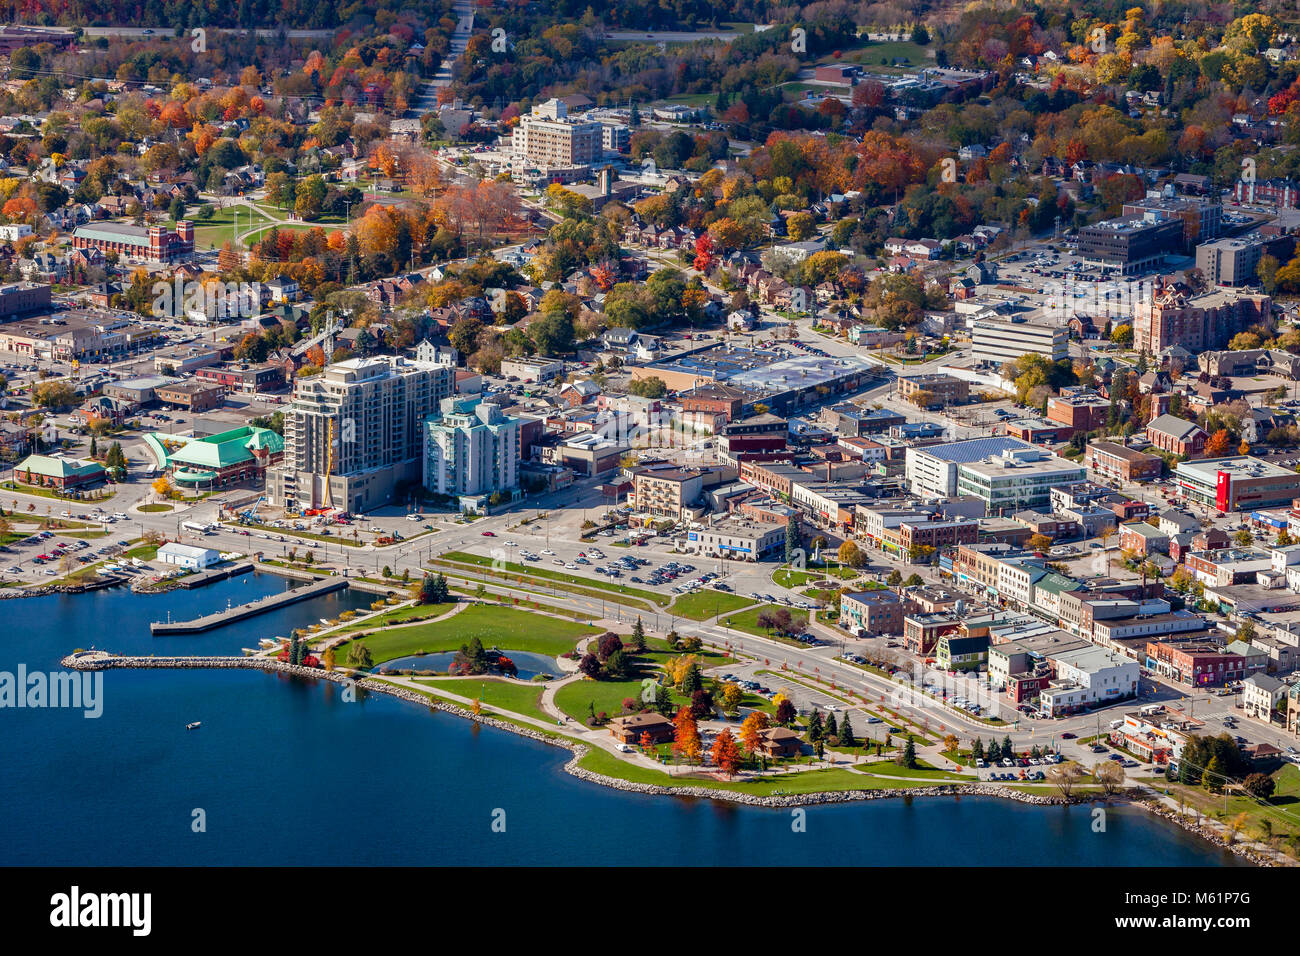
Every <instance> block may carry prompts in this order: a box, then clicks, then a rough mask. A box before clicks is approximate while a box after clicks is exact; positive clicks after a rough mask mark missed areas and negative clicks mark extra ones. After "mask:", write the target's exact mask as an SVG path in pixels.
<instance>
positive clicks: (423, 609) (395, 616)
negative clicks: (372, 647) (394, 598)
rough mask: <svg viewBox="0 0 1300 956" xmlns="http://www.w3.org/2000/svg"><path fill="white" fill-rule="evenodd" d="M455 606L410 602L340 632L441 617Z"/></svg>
mask: <svg viewBox="0 0 1300 956" xmlns="http://www.w3.org/2000/svg"><path fill="white" fill-rule="evenodd" d="M455 606H456V605H455V603H454V602H451V601H448V602H447V603H446V604H409V605H407V606H406V607H399V608H394V609H393V610H391V611H385V612H384V613H383V614H378V615H376V616H374V617H368V618H366V619H365V620H364V621H354V622H352V623H350V624H348V626H347V627H344V628H340V629H339V632H340V633H347V632H348V631H369V630H372V629H374V628H377V627H382V626H383V625H385V624H387V623H388V622H389V621H392V622H394V623H400V622H402V621H409V620H411V619H412V618H426V617H440V616H441V615H443V614H446V613H447V612H448V611H450V610H451V609H452V608H453V607H455ZM457 646H459V645H457Z"/></svg>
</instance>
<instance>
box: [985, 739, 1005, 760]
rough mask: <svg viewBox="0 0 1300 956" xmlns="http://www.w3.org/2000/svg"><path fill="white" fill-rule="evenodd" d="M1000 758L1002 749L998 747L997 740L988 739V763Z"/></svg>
mask: <svg viewBox="0 0 1300 956" xmlns="http://www.w3.org/2000/svg"><path fill="white" fill-rule="evenodd" d="M1001 759H1002V750H1001V748H1000V747H998V742H997V741H996V740H990V741H989V754H988V761H989V763H995V762H996V761H998V760H1001Z"/></svg>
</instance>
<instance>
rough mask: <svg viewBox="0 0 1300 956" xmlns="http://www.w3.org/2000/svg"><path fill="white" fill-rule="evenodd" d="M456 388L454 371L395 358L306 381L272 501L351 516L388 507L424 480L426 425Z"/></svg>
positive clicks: (287, 424) (271, 488) (339, 367)
mask: <svg viewBox="0 0 1300 956" xmlns="http://www.w3.org/2000/svg"><path fill="white" fill-rule="evenodd" d="M454 389H455V370H454V369H452V368H450V367H448V366H445V365H437V364H434V363H431V362H419V361H412V360H410V359H406V358H401V357H392V356H378V357H375V358H360V359H348V360H347V361H344V362H336V363H335V364H333V365H329V366H327V367H326V368H325V370H324V371H322V372H321V373H320V374H319V375H313V376H310V377H308V378H304V379H299V380H298V382H297V384H296V386H295V388H294V394H293V403H292V404H291V405H290V406H289V407H288V408H287V409H286V410H285V416H284V443H285V455H284V461H283V463H282V464H280V465H279V466H277V467H275V468H272V469H270V470H269V471H268V472H267V479H266V497H267V502H268V503H269V504H271V505H274V506H277V507H283V508H285V509H286V510H289V511H301V510H307V509H315V508H339V509H342V510H344V511H350V512H365V511H370V510H371V509H373V508H377V507H379V506H381V505H384V504H387V503H389V502H390V501H392V500H393V494H394V490H395V489H396V488H398V487H399V486H401V485H404V484H408V483H409V484H418V483H419V482H420V481H421V477H422V473H421V470H422V463H423V455H424V433H423V431H422V428H421V422H422V421H423V420H424V419H425V418H426V417H427V416H428V415H430V414H433V413H436V412H437V411H438V408H439V403H440V402H441V401H442V400H443V399H444V398H448V397H450V396H451V395H452V393H453V391H454Z"/></svg>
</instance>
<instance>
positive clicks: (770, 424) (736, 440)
mask: <svg viewBox="0 0 1300 956" xmlns="http://www.w3.org/2000/svg"><path fill="white" fill-rule="evenodd" d="M789 439H790V427H789V424H788V423H787V422H786V420H785V419H784V418H780V417H778V416H776V415H772V414H770V413H766V412H765V413H764V414H762V415H753V416H751V417H749V418H742V419H741V420H740V421H736V420H734V419H733V420H732V421H731V422H729V423H728V424H727V425H725V426H723V429H722V433H721V434H720V435H718V439H717V444H718V454H719V456H720V457H721V458H722V459H723V460H724V461H728V462H731V463H733V464H736V463H739V462H743V461H771V460H773V459H775V458H781V457H784V456H785V455H786V444H787V443H788V442H789ZM787 493H788V492H787Z"/></svg>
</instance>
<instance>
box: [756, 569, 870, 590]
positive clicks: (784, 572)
mask: <svg viewBox="0 0 1300 956" xmlns="http://www.w3.org/2000/svg"><path fill="white" fill-rule="evenodd" d="M861 573H862V572H861V571H855V570H854V569H853V568H844V567H839V566H837V565H830V566H825V565H822V566H813V567H812V568H811V569H810V570H806V571H796V570H792V569H791V568H778V569H777V570H776V571H775V572H774V573H773V574H772V583H774V584H779V585H781V587H783V588H797V587H802V586H803V585H805V584H807V583H808V582H809V581H821V580H822V579H824V578H840V579H842V580H845V581H849V580H852V579H853V578H856V577H858V575H860V574H861Z"/></svg>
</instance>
